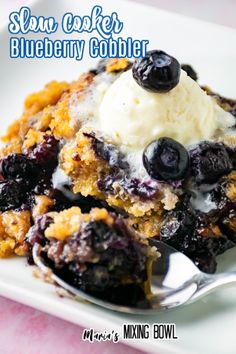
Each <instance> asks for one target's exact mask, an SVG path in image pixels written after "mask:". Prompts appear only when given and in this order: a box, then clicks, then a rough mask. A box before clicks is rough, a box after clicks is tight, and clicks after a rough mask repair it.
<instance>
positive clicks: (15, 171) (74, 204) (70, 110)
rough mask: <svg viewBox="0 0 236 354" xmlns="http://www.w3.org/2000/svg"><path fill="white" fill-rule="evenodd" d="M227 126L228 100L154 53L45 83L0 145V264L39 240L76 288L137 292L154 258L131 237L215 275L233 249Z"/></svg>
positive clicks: (231, 115) (233, 182) (232, 110)
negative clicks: (162, 245)
mask: <svg viewBox="0 0 236 354" xmlns="http://www.w3.org/2000/svg"><path fill="white" fill-rule="evenodd" d="M235 119H236V101H235V100H232V99H226V98H224V97H221V96H219V95H218V94H215V93H213V92H212V91H211V90H210V89H209V88H207V87H200V86H199V84H198V83H197V75H196V73H195V71H194V70H193V69H192V68H191V67H190V66H189V65H186V64H184V65H180V64H179V62H178V61H177V60H176V59H175V58H174V57H172V56H170V55H168V54H167V53H165V52H163V51H160V50H153V51H149V52H147V54H146V56H145V57H144V58H140V59H137V60H135V62H134V63H131V62H129V61H128V60H127V59H107V60H101V61H100V62H99V63H98V65H97V67H96V68H95V69H93V70H90V71H89V72H87V73H85V74H83V75H81V76H80V78H79V79H78V80H76V81H73V82H72V83H67V82H56V81H53V82H51V83H49V84H48V85H46V86H45V87H44V89H43V90H42V91H40V92H38V93H34V94H31V95H29V96H28V97H27V99H26V101H25V105H24V111H23V114H22V116H21V118H20V119H19V120H17V121H15V122H14V123H13V124H12V125H11V126H10V128H9V129H8V132H7V134H6V136H5V137H4V138H3V140H4V142H5V144H4V146H3V147H2V149H1V151H0V158H1V162H0V178H1V179H0V212H1V213H0V256H1V257H7V256H10V255H13V254H17V255H20V256H29V259H30V257H31V249H32V246H33V245H34V244H35V243H39V244H41V246H42V247H43V254H44V258H45V261H47V262H48V264H50V265H51V266H52V267H53V268H54V269H55V272H57V273H58V274H59V275H60V276H61V277H63V278H64V279H65V280H67V281H69V282H70V283H72V284H73V285H75V286H77V287H79V288H81V289H83V290H85V291H88V292H90V293H96V294H98V293H102V294H103V295H102V296H104V297H107V298H108V294H110V295H109V296H111V294H114V291H113V292H112V291H110V289H114V288H115V289H116V292H117V293H119V294H121V293H122V291H123V290H121V285H122V289H123V287H124V286H125V287H128V288H129V287H133V286H135V287H137V286H138V288H139V291H141V292H142V291H144V288H145V284H146V282H147V279H148V271H147V267H148V266H147V265H148V259H149V258H150V257H151V256H153V250H150V249H149V247H148V246H147V244H146V243H145V241H144V240H143V238H142V240H140V238H139V237H138V238H137V234H138V233H137V231H138V232H139V233H141V234H142V235H143V236H144V238H145V237H146V238H149V237H154V238H157V239H161V240H162V241H164V242H166V243H168V244H170V245H171V246H173V247H175V248H176V249H178V250H180V251H181V252H184V253H185V254H186V255H187V256H189V257H190V258H191V259H192V260H193V261H194V262H195V264H196V265H197V266H198V267H199V268H200V269H201V270H203V271H206V272H214V271H215V270H216V259H215V257H216V256H217V255H218V254H220V253H222V252H224V251H225V250H227V249H228V248H230V247H233V246H234V245H235V244H236V130H235ZM134 235H136V236H134ZM140 289H141V290H140ZM122 294H123V293H122ZM121 297H122V296H121ZM113 300H114V299H113Z"/></svg>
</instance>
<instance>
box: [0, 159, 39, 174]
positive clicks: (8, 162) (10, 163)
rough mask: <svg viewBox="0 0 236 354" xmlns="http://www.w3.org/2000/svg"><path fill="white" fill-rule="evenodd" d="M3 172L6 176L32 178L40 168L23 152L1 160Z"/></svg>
mask: <svg viewBox="0 0 236 354" xmlns="http://www.w3.org/2000/svg"><path fill="white" fill-rule="evenodd" d="M1 173H2V174H3V176H4V178H7V179H8V178H9V179H11V178H26V179H31V178H32V177H33V176H35V175H37V173H38V168H37V166H36V165H35V163H34V162H33V161H32V160H31V159H30V158H28V157H27V156H25V155H23V154H11V155H8V156H7V157H6V158H4V159H3V160H2V161H1Z"/></svg>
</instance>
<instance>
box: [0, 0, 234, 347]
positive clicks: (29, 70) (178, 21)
mask: <svg viewBox="0 0 236 354" xmlns="http://www.w3.org/2000/svg"><path fill="white" fill-rule="evenodd" d="M99 3H100V4H101V5H103V7H104V11H105V12H107V13H111V12H112V11H114V10H116V11H117V12H118V14H119V16H120V18H121V19H122V20H123V21H124V25H125V26H124V31H123V35H124V36H133V37H134V38H139V39H149V40H150V43H151V45H150V48H162V49H164V50H166V51H167V52H170V53H172V54H173V55H174V56H176V57H177V58H178V59H179V60H180V61H181V62H187V63H191V64H192V65H193V66H194V67H195V68H196V70H197V71H198V73H199V75H200V77H201V82H204V83H207V84H209V85H210V86H211V87H212V88H214V89H215V90H216V91H219V92H220V93H222V94H224V95H229V96H231V97H236V69H235V63H236V45H235V43H236V31H235V30H233V29H229V28H225V27H222V26H217V25H213V24H210V23H205V22H201V21H197V20H194V19H189V18H186V17H183V16H179V15H176V14H171V13H168V12H165V11H161V10H157V9H156V8H151V7H147V6H144V5H139V4H134V3H131V2H127V1H122V0H119V1H116V2H113V1H109V0H106V1H105V0H104V1H100V2H99ZM95 4H97V1H95V2H94V1H88V0H87V1H80V2H79V1H77V0H57V1H47V0H45V1H38V2H35V3H34V4H33V6H32V11H33V13H34V14H38V15H44V16H50V15H53V16H55V17H56V18H57V19H60V18H61V17H62V15H63V13H64V12H68V11H71V12H73V13H79V14H88V13H89V12H90V9H91V8H92V6H93V5H95ZM37 36H38V35H37ZM56 36H57V38H62V37H63V34H61V33H57V34H56ZM56 36H52V37H54V38H56ZM77 38H81V36H77ZM83 38H84V37H83ZM8 41H9V38H8V33H7V31H6V30H5V31H2V33H1V35H0V42H1V47H0V50H1V55H0V61H1V76H0V77H1V95H0V97H1V105H0V121H1V130H2V131H1V133H2V132H3V131H4V130H5V128H6V126H7V125H8V124H9V122H10V121H12V120H13V119H14V118H16V117H17V116H19V115H20V112H21V109H22V102H23V99H24V97H25V96H26V94H28V93H30V92H32V91H35V90H38V89H40V88H41V87H42V86H43V85H44V84H45V83H46V82H48V81H50V80H52V79H57V80H61V79H66V80H72V79H74V78H76V77H77V76H78V75H79V73H80V72H81V71H83V70H84V69H85V68H88V67H90V66H91V65H94V64H95V61H94V62H93V61H92V60H91V59H89V58H88V57H85V58H84V60H83V61H82V62H76V61H75V60H66V59H61V60H59V59H55V60H52V59H50V60H42V59H39V60H35V59H32V60H29V59H27V60H26V59H25V60H12V59H9V55H8ZM235 258H236V249H233V250H230V251H228V252H227V253H226V254H225V255H223V256H222V257H221V258H220V267H219V268H220V269H221V270H223V269H224V270H225V269H233V268H235V269H236V265H234V263H235V261H234V260H235ZM176 276H178V275H176ZM0 294H2V295H4V296H7V297H9V298H12V299H14V300H17V301H20V302H23V303H25V304H27V305H30V306H33V307H35V308H38V309H40V310H43V311H46V312H48V313H51V314H53V315H55V316H58V317H61V318H63V319H66V320H69V321H71V322H74V323H77V324H80V325H82V326H85V327H87V328H88V327H94V328H97V329H100V330H101V329H114V330H118V331H119V332H120V331H121V325H122V323H123V322H148V323H153V322H159V323H160V322H175V323H176V326H177V335H178V336H179V340H177V341H158V340H148V341H145V340H141V341H127V342H126V343H127V344H129V345H132V346H135V347H137V348H139V349H143V350H145V351H149V352H151V353H157V352H158V353H162V354H165V353H179V354H180V353H181V354H183V353H188V354H190V353H192V354H193V353H207V354H213V353H214V354H223V353H227V354H230V353H232V354H234V353H235V352H236V342H235V323H236V288H231V289H225V290H221V291H218V292H217V293H215V294H213V295H210V296H208V297H207V298H205V299H204V300H202V301H199V302H198V303H196V304H193V305H191V306H187V307H185V308H181V309H179V310H175V311H171V312H169V313H165V314H160V315H156V316H153V317H132V316H127V315H119V314H116V313H112V312H109V311H105V310H102V309H100V308H97V307H95V306H92V305H85V304H82V303H78V302H74V301H72V300H70V299H66V298H59V297H58V296H57V295H56V293H55V291H54V287H53V286H51V285H48V284H45V283H43V282H41V281H40V280H37V279H35V278H34V277H33V276H32V267H29V266H27V265H26V262H25V260H24V259H20V258H18V259H7V260H1V261H0Z"/></svg>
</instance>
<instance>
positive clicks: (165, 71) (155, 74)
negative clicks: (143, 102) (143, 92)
mask: <svg viewBox="0 0 236 354" xmlns="http://www.w3.org/2000/svg"><path fill="white" fill-rule="evenodd" d="M132 71H133V77H134V79H135V81H136V82H137V83H138V84H139V85H140V86H141V87H143V88H145V89H149V90H151V91H154V92H168V91H170V90H172V89H173V88H174V87H175V86H176V85H177V84H178V82H179V77H180V64H179V62H178V61H177V60H176V59H175V58H173V57H172V56H170V55H168V54H167V53H165V52H163V51H161V50H151V51H149V52H147V54H146V55H145V57H143V58H140V59H136V60H135V62H134V64H133V68H132Z"/></svg>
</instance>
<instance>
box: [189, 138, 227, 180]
mask: <svg viewBox="0 0 236 354" xmlns="http://www.w3.org/2000/svg"><path fill="white" fill-rule="evenodd" d="M190 161H191V174H192V175H193V177H194V179H195V181H196V183H197V184H201V183H215V182H216V181H217V180H218V179H219V178H220V177H222V176H223V175H225V174H227V173H229V172H230V171H231V170H232V168H233V166H232V162H231V160H230V157H229V154H228V152H227V150H226V148H225V146H224V145H223V144H220V143H214V142H209V141H208V142H207V141H204V142H202V143H200V144H199V145H198V146H197V147H195V148H194V149H192V150H191V151H190Z"/></svg>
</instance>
